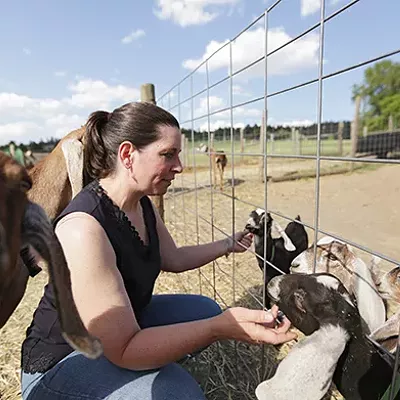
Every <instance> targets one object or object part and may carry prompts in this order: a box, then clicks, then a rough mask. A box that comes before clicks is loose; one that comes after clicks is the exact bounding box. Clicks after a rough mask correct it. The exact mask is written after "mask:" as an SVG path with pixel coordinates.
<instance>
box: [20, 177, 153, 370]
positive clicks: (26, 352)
mask: <svg viewBox="0 0 400 400" xmlns="http://www.w3.org/2000/svg"><path fill="white" fill-rule="evenodd" d="M140 204H141V206H142V210H143V216H144V221H145V225H146V230H147V234H148V244H147V245H145V244H144V243H143V241H142V240H141V238H140V236H139V235H138V232H137V231H136V229H135V228H134V227H133V226H132V224H131V223H130V221H129V219H128V218H127V216H126V215H125V213H124V212H123V211H122V210H121V209H120V208H119V207H118V206H116V205H115V204H114V203H113V202H112V200H111V199H110V198H109V197H108V196H107V194H106V192H105V191H104V190H103V188H102V187H101V186H100V184H99V182H98V181H97V180H95V181H93V182H91V183H89V184H88V185H87V186H85V187H84V188H83V189H82V191H81V192H79V193H78V195H77V196H76V197H75V198H74V199H73V200H72V201H71V202H70V203H69V205H68V206H67V207H66V208H65V210H64V211H63V212H62V213H61V214H60V215H59V216H58V217H57V218H56V219H55V220H54V227H55V226H56V224H57V222H58V221H60V219H61V218H63V217H65V216H66V215H68V214H70V213H72V212H76V211H80V212H85V213H87V214H90V215H92V216H93V217H94V218H96V220H97V221H98V222H99V223H100V225H101V226H102V227H103V229H104V230H105V232H106V234H107V236H108V239H109V240H110V242H111V245H112V247H113V249H114V251H115V254H116V259H117V267H118V269H119V272H120V273H121V276H122V279H123V281H124V285H125V289H126V291H127V294H128V296H129V299H130V301H131V304H132V307H133V310H134V311H135V315H136V317H137V318H140V313H141V311H142V310H143V308H144V307H145V306H146V305H147V304H148V303H149V302H150V299H151V296H152V293H153V288H154V283H155V280H156V278H157V276H158V275H159V273H160V266H161V259H160V249H159V241H158V234H157V229H156V218H155V215H154V210H153V207H152V204H151V202H150V199H149V198H148V197H146V196H144V197H142V199H141V200H140ZM72 351H73V349H72V347H70V346H69V345H68V343H67V342H66V341H65V340H64V339H63V337H62V335H61V329H60V323H59V320H58V314H57V310H56V307H55V301H54V292H53V286H52V284H51V283H49V284H48V285H46V286H45V289H44V295H43V297H42V299H41V300H40V303H39V305H38V307H37V309H36V311H35V313H34V315H33V320H32V323H31V325H30V326H29V328H28V329H27V332H26V339H25V340H24V342H23V343H22V358H21V364H22V365H21V367H22V370H23V371H24V372H28V373H35V372H46V371H47V370H48V369H50V368H51V367H53V366H54V365H55V364H56V363H57V362H59V361H60V360H61V359H63V358H64V357H65V356H67V355H68V354H69V353H71V352H72Z"/></svg>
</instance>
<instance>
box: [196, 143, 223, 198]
mask: <svg viewBox="0 0 400 400" xmlns="http://www.w3.org/2000/svg"><path fill="white" fill-rule="evenodd" d="M199 150H200V151H201V152H202V153H206V154H209V155H210V157H211V163H212V169H213V175H214V188H216V187H217V173H216V168H218V172H219V187H220V189H221V191H223V190H224V171H225V167H226V165H227V164H228V158H227V156H226V154H225V153H224V151H223V150H214V149H213V148H210V150H209V148H208V146H207V145H204V144H203V143H201V144H200V148H199Z"/></svg>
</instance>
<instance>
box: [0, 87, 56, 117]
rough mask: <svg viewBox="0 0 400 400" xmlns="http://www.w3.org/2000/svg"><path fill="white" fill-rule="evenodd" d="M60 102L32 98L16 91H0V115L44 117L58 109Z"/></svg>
mask: <svg viewBox="0 0 400 400" xmlns="http://www.w3.org/2000/svg"><path fill="white" fill-rule="evenodd" d="M61 106H62V103H61V102H60V101H59V100H55V99H40V98H33V97H28V96H24V95H19V94H16V93H7V92H3V93H0V115H1V114H4V115H10V114H11V115H16V116H22V117H26V116H35V117H46V116H49V115H51V114H53V113H54V112H55V111H57V110H59V109H60V108H61Z"/></svg>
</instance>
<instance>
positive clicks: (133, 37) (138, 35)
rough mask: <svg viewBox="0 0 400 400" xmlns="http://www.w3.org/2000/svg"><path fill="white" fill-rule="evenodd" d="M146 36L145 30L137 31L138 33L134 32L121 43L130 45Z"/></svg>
mask: <svg viewBox="0 0 400 400" xmlns="http://www.w3.org/2000/svg"><path fill="white" fill-rule="evenodd" d="M145 35H146V32H145V31H144V30H143V29H136V31H132V32H131V33H130V34H129V35H127V36H125V37H123V38H122V39H121V42H122V43H123V44H129V43H132V42H133V41H134V40H138V39H140V38H141V37H143V36H145Z"/></svg>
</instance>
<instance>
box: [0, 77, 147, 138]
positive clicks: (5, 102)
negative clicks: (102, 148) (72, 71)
mask: <svg viewBox="0 0 400 400" xmlns="http://www.w3.org/2000/svg"><path fill="white" fill-rule="evenodd" d="M68 89H69V90H70V91H71V95H70V96H66V97H63V98H60V99H52V98H35V97H29V96H26V95H22V94H17V93H12V92H0V116H1V121H2V124H3V125H1V126H0V142H1V143H8V142H9V141H10V140H11V139H12V138H14V139H15V138H21V141H24V142H25V143H26V142H28V141H29V140H38V139H40V138H49V137H62V136H64V135H65V134H66V133H68V132H70V131H71V130H73V129H76V128H78V127H79V126H81V125H82V124H84V123H85V120H86V119H87V117H88V116H89V114H90V113H91V112H92V111H94V110H98V109H103V110H109V111H110V110H112V109H114V108H115V107H117V106H120V105H122V104H124V103H127V102H130V101H137V100H138V99H139V95H140V91H139V90H138V89H137V88H134V87H129V86H124V85H111V84H107V83H105V82H104V81H102V80H93V79H85V78H84V79H81V80H75V81H74V82H73V83H71V84H70V85H69V87H68Z"/></svg>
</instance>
